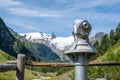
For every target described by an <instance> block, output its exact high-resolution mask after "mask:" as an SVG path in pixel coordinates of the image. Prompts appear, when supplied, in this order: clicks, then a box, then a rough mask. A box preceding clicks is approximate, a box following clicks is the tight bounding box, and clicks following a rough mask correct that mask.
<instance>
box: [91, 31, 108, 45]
mask: <svg viewBox="0 0 120 80" xmlns="http://www.w3.org/2000/svg"><path fill="white" fill-rule="evenodd" d="M104 35H106V33H105V32H98V33H96V34H95V36H94V37H91V38H90V42H91V44H92V45H93V44H94V43H95V42H96V41H98V42H99V44H101V40H102V38H103V36H104Z"/></svg>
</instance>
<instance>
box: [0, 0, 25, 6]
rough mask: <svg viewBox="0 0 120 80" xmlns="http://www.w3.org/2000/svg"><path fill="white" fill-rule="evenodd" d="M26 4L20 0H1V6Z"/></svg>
mask: <svg viewBox="0 0 120 80" xmlns="http://www.w3.org/2000/svg"><path fill="white" fill-rule="evenodd" d="M23 5H24V4H23V3H22V2H19V1H15V0H14V1H13V0H0V7H13V6H23Z"/></svg>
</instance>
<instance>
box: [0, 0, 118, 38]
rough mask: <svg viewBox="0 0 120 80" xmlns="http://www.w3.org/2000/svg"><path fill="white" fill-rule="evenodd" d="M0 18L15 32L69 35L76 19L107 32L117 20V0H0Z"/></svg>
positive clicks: (115, 24)
mask: <svg viewBox="0 0 120 80" xmlns="http://www.w3.org/2000/svg"><path fill="white" fill-rule="evenodd" d="M0 17H1V18H2V19H3V20H4V21H5V23H6V24H7V26H9V27H10V28H12V29H13V30H14V31H15V32H18V33H29V32H44V33H47V34H49V33H54V34H55V35H56V36H61V37H67V36H71V35H72V31H73V23H74V20H75V19H81V20H87V21H88V22H89V23H90V24H91V26H92V31H91V34H90V36H94V35H95V34H96V33H98V32H106V33H109V32H110V30H111V29H115V28H116V27H117V25H118V23H119V22H120V0H0Z"/></svg>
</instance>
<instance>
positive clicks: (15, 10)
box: [0, 0, 62, 18]
mask: <svg viewBox="0 0 120 80" xmlns="http://www.w3.org/2000/svg"><path fill="white" fill-rule="evenodd" d="M0 7H3V8H5V10H6V11H8V12H9V13H11V14H14V15H18V16H24V17H55V18H57V17H61V16H62V14H61V12H59V11H56V10H48V9H44V8H39V9H35V8H34V7H30V6H27V4H25V3H22V2H20V1H15V0H14V1H13V0H0ZM28 7H29V8H28Z"/></svg>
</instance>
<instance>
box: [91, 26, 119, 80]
mask: <svg viewBox="0 0 120 80" xmlns="http://www.w3.org/2000/svg"><path fill="white" fill-rule="evenodd" d="M94 46H95V47H96V48H97V50H98V54H97V56H96V57H95V58H96V59H95V60H94V62H109V61H120V24H118V26H117V28H116V29H115V30H111V32H110V34H107V35H105V36H104V37H103V39H102V41H101V45H99V43H98V41H97V42H96V43H95V44H94ZM101 77H108V80H120V67H119V66H104V67H103V66H96V67H89V79H90V80H91V79H94V78H101Z"/></svg>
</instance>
